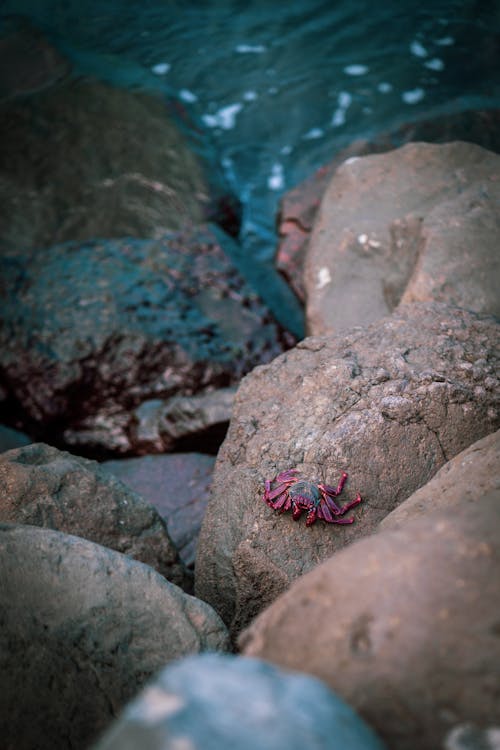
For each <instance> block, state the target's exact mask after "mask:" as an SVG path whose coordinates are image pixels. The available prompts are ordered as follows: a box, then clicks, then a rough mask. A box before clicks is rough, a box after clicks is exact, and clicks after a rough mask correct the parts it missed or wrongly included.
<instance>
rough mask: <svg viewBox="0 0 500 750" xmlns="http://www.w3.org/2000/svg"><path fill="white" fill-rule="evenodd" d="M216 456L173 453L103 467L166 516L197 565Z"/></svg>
mask: <svg viewBox="0 0 500 750" xmlns="http://www.w3.org/2000/svg"><path fill="white" fill-rule="evenodd" d="M214 462H215V457H214V456H207V455H204V454H202V453H170V454H167V455H164V456H141V457H138V458H122V459H120V460H119V461H104V462H103V463H102V464H101V466H102V468H103V469H104V470H105V471H109V472H111V473H112V474H114V475H115V476H117V477H118V478H119V479H121V480H122V482H124V483H125V484H126V485H128V486H129V487H131V488H132V489H133V490H134V491H135V492H137V493H138V494H139V495H140V496H141V497H143V498H144V499H145V500H146V501H147V502H148V503H151V505H153V506H154V507H155V508H156V510H157V511H158V513H159V514H160V515H161V516H162V518H163V519H164V521H165V523H166V524H167V527H168V533H169V535H170V537H171V539H172V541H173V543H174V545H175V547H176V548H177V549H178V550H179V555H180V557H181V559H182V560H183V562H184V563H185V564H186V565H190V566H191V565H194V560H195V554H196V547H197V543H198V535H199V532H200V527H201V522H202V520H203V516H204V515H205V510H206V507H207V502H208V492H209V487H210V482H211V480H212V472H213V466H214Z"/></svg>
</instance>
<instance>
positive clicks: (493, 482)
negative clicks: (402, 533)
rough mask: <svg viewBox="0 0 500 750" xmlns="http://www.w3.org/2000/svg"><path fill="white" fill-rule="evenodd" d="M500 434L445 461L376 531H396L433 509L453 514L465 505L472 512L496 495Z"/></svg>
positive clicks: (487, 437)
mask: <svg viewBox="0 0 500 750" xmlns="http://www.w3.org/2000/svg"><path fill="white" fill-rule="evenodd" d="M499 467H500V432H498V431H497V432H493V433H492V434H491V435H487V436H486V437H484V438H482V440H478V441H477V442H476V443H473V444H472V445H471V446H470V447H469V448H466V449H465V450H464V451H462V452H461V453H459V454H458V455H457V456H455V457H454V458H452V459H451V461H448V463H446V464H445V465H444V466H443V468H442V469H440V470H439V471H438V473H437V474H436V475H435V476H434V477H432V479H431V480H430V482H427V484H424V486H423V487H421V488H420V489H419V490H417V491H416V492H414V493H413V495H411V496H410V497H409V498H408V500H405V501H404V503H401V505H399V506H398V507H397V508H395V509H394V510H393V511H392V513H389V515H388V516H386V517H385V518H384V520H383V521H382V523H381V524H380V529H381V530H382V531H385V530H387V529H398V528H402V527H404V526H406V524H407V523H408V522H409V521H412V520H413V519H414V518H420V517H421V516H423V515H425V514H427V513H429V512H430V511H432V510H433V509H434V508H439V509H440V510H448V511H449V512H450V513H454V512H455V509H456V508H457V507H458V506H461V505H466V506H467V507H468V508H469V511H470V513H471V514H472V513H475V512H476V505H477V503H479V502H481V501H482V498H483V497H485V496H488V495H490V494H491V493H492V492H495V491H498V492H500V469H499Z"/></svg>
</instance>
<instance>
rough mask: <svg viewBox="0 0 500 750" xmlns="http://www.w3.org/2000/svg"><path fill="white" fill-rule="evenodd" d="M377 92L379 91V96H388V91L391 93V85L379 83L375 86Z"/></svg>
mask: <svg viewBox="0 0 500 750" xmlns="http://www.w3.org/2000/svg"><path fill="white" fill-rule="evenodd" d="M377 89H378V91H380V93H381V94H388V93H389V92H390V91H392V83H387V81H381V82H380V83H379V84H378V86H377Z"/></svg>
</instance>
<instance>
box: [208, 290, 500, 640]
mask: <svg viewBox="0 0 500 750" xmlns="http://www.w3.org/2000/svg"><path fill="white" fill-rule="evenodd" d="M499 335H500V327H499V326H498V323H496V322H495V321H494V320H493V319H492V318H488V317H482V316H478V315H476V314H473V313H469V312H466V311H464V310H460V309H457V308H447V307H445V306H443V305H439V304H437V303H434V304H415V305H407V306H405V307H404V308H403V309H402V310H401V311H400V312H399V313H397V314H396V313H394V314H393V315H392V316H389V317H388V318H385V319H384V320H381V321H379V322H378V323H376V324H373V325H372V326H369V327H368V328H366V329H361V328H354V329H352V330H351V331H349V332H347V333H346V334H345V335H344V336H332V337H315V338H313V337H311V338H308V339H305V340H304V341H302V342H300V343H299V344H298V345H297V347H296V348H295V349H293V350H291V351H290V352H286V353H285V354H283V355H281V356H280V357H277V358H276V359H275V360H274V361H273V362H271V363H270V364H269V365H267V366H264V367H258V368H256V369H255V370H253V372H252V373H251V374H250V375H248V376H247V377H246V378H244V379H243V381H242V384H241V386H240V388H239V390H238V393H237V395H236V399H235V405H234V410H233V417H232V419H231V423H230V427H229V430H228V434H227V437H226V439H225V441H224V443H223V445H222V447H221V449H220V451H219V454H218V457H217V462H216V468H215V472H214V478H213V484H212V497H211V499H210V501H209V504H208V508H207V513H206V515H205V519H204V522H203V526H202V531H201V534H200V539H199V546H198V555H197V561H196V576H195V591H196V592H197V595H198V596H200V597H201V598H202V599H205V600H206V601H208V602H209V603H211V604H212V606H214V607H215V608H216V609H217V610H218V611H219V613H220V614H221V616H222V617H223V619H224V620H225V622H226V623H231V627H232V630H233V633H234V632H237V631H238V629H239V628H241V627H242V626H243V625H245V624H247V623H248V622H249V620H250V619H251V618H252V617H253V616H254V615H255V614H257V612H259V611H260V610H261V609H262V608H263V607H265V606H266V604H268V603H270V602H271V601H273V599H275V598H276V596H277V595H278V594H279V593H281V592H282V591H283V590H284V589H285V588H286V587H287V586H288V585H289V584H290V582H291V581H292V580H294V579H295V578H297V577H298V576H300V575H301V574H302V573H305V572H307V571H308V570H310V569H311V568H313V567H314V566H315V565H317V564H318V563H320V562H322V561H323V560H325V559H326V558H328V557H330V556H331V555H332V554H333V553H334V552H335V551H336V550H338V549H340V548H341V547H343V546H345V545H346V544H347V543H350V542H352V541H354V539H356V538H358V537H360V536H365V535H366V534H370V533H372V532H373V531H375V530H376V528H377V526H378V524H379V523H380V521H381V520H382V518H383V517H384V516H386V515H387V514H388V513H389V512H390V511H392V510H393V509H394V508H395V507H396V506H398V505H399V504H400V503H401V502H402V501H403V500H405V499H406V498H407V497H409V496H410V495H411V494H412V493H413V492H415V490H417V489H418V488H419V487H421V486H422V485H424V484H425V483H426V482H428V481H429V479H430V478H431V477H432V476H433V475H434V474H435V473H436V472H437V471H438V469H440V468H441V467H442V466H443V464H444V463H446V461H448V460H449V459H451V458H452V457H453V456H455V455H456V454H457V453H459V452H460V451H461V450H463V449H464V448H466V447H467V446H468V445H471V444H472V443H474V442H475V441H476V440H479V439H480V438H481V437H483V436H484V435H487V434H488V433H490V432H492V431H494V430H495V429H498V426H499V417H498V394H499V389H498V380H497V374H496V373H498V360H497V358H498V353H499V351H500V348H499ZM293 467H295V468H297V469H299V470H300V471H302V473H303V474H304V476H306V477H307V478H309V479H318V480H322V481H324V482H326V483H327V484H336V482H337V480H338V479H339V477H340V474H341V472H342V471H344V470H345V471H346V472H348V474H349V480H348V484H347V485H346V488H345V490H344V492H343V494H342V497H341V500H343V499H344V498H345V500H350V499H353V497H354V494H355V492H357V491H359V492H360V493H361V495H362V497H363V502H362V503H361V505H359V506H358V507H357V508H356V509H355V510H354V511H352V515H353V517H355V523H353V524H352V526H335V525H333V524H332V525H330V524H326V523H324V522H322V521H318V522H317V523H316V524H315V525H314V526H311V527H310V528H306V527H305V525H304V520H303V519H301V520H300V521H299V522H297V523H296V522H294V521H293V520H292V517H291V514H290V513H286V514H284V515H280V514H279V513H277V512H276V511H273V510H272V509H271V508H269V507H267V506H266V505H265V504H264V503H263V502H262V500H261V496H262V492H263V489H264V480H265V479H268V478H272V477H274V476H275V475H276V474H277V473H278V472H280V471H283V470H285V469H289V468H293Z"/></svg>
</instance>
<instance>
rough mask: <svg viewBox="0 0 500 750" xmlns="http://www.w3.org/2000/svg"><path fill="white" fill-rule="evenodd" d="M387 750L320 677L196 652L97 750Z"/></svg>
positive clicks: (137, 703)
mask: <svg viewBox="0 0 500 750" xmlns="http://www.w3.org/2000/svg"><path fill="white" fill-rule="evenodd" d="M139 747H140V748H143V750H180V748H181V747H182V748H189V749H190V750H255V748H259V750H261V749H262V750H264V749H265V750H304V749H305V748H314V749H315V750H383V746H382V743H381V742H380V741H379V740H378V739H377V737H376V736H375V735H374V733H373V732H372V731H371V730H370V729H369V728H368V726H367V725H366V724H365V723H364V722H363V721H362V720H361V719H360V718H359V717H358V716H357V715H356V714H355V712H354V711H353V710H352V709H351V708H350V707H349V706H348V705H347V704H345V703H344V702H343V701H342V700H340V699H339V698H337V696H336V695H334V694H333V693H331V691H330V690H328V689H327V688H326V686H325V685H323V684H322V683H321V682H320V681H319V680H315V679H314V678H312V677H308V676H306V675H299V674H291V673H288V672H286V671H284V670H281V669H277V668H276V667H274V666H272V665H270V664H266V663H265V662H263V661H260V660H258V659H246V658H244V657H241V656H240V657H237V656H229V655H227V654H226V655H223V654H201V655H199V656H190V657H187V658H185V659H182V660H181V661H179V662H177V663H176V664H172V665H170V666H169V667H167V668H166V669H164V670H163V671H162V672H160V674H159V675H158V676H157V677H156V679H155V680H154V681H153V682H151V683H150V684H149V685H148V686H147V687H146V688H145V689H144V690H143V692H142V693H141V694H140V695H139V696H138V698H136V700H134V701H133V702H132V703H131V704H130V705H129V706H127V708H126V710H125V712H124V714H123V716H122V717H121V718H120V719H119V720H118V721H117V722H116V723H115V724H114V725H113V726H112V727H111V728H110V730H109V731H108V732H107V734H106V735H105V736H104V737H103V738H102V739H101V741H100V742H98V743H97V745H95V746H94V748H95V750H137V748H139Z"/></svg>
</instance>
